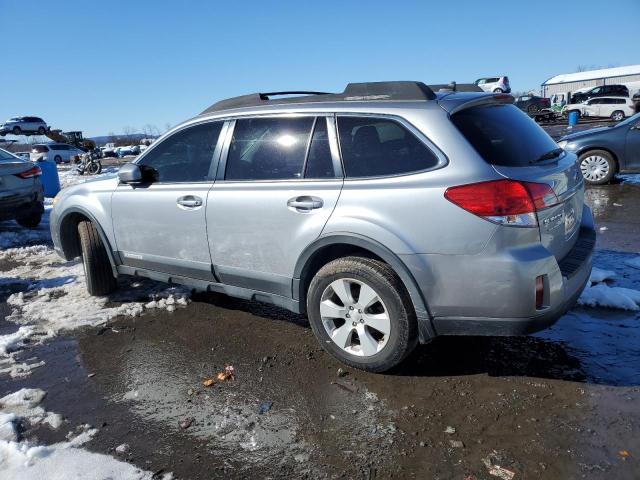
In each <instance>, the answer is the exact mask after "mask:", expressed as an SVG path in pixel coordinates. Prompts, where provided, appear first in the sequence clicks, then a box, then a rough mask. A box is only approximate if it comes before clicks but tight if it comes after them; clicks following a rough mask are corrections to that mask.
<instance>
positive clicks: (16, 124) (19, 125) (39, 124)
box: [0, 117, 49, 135]
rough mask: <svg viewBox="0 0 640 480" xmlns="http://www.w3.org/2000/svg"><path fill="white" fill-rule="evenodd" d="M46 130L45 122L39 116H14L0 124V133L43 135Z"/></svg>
mask: <svg viewBox="0 0 640 480" xmlns="http://www.w3.org/2000/svg"><path fill="white" fill-rule="evenodd" d="M48 130H49V126H48V125H47V122H45V121H44V120H43V119H41V118H40V117H14V118H10V119H9V120H7V121H6V122H4V124H2V125H0V135H6V134H7V133H12V134H14V135H27V134H28V135H31V134H36V133H37V134H38V135H44V134H45V133H47V131H48Z"/></svg>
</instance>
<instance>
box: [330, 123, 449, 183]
mask: <svg viewBox="0 0 640 480" xmlns="http://www.w3.org/2000/svg"><path fill="white" fill-rule="evenodd" d="M338 132H339V137H340V150H341V152H342V161H343V163H344V168H345V174H346V176H347V177H351V178H358V177H378V176H385V175H403V174H407V173H412V172H418V171H421V170H426V169H429V168H433V167H435V166H436V165H437V164H438V158H437V157H436V155H435V154H434V153H433V152H432V151H431V150H430V149H429V148H428V147H427V146H426V145H425V144H424V143H422V142H421V141H420V140H419V139H418V138H417V137H416V136H415V135H414V134H413V133H411V132H410V131H409V130H408V129H407V128H406V127H404V126H403V125H401V124H400V123H399V122H397V121H395V120H392V119H387V118H377V117H351V116H344V117H342V116H339V117H338Z"/></svg>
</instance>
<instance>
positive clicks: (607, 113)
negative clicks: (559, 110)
mask: <svg viewBox="0 0 640 480" xmlns="http://www.w3.org/2000/svg"><path fill="white" fill-rule="evenodd" d="M569 112H578V113H579V114H580V116H581V117H608V118H611V120H615V121H616V122H619V121H621V120H624V119H625V118H626V117H631V116H632V115H634V114H635V113H636V111H635V106H634V104H633V100H631V99H630V98H628V97H596V98H590V99H589V100H587V101H586V102H584V103H572V104H569V105H567V106H566V107H565V109H564V110H563V113H569Z"/></svg>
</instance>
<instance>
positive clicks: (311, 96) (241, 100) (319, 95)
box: [202, 81, 436, 114]
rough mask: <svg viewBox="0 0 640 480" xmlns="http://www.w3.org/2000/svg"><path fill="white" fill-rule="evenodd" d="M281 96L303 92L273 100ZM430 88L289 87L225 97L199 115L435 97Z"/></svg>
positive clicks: (405, 83) (417, 84) (411, 85)
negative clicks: (328, 89) (268, 107)
mask: <svg viewBox="0 0 640 480" xmlns="http://www.w3.org/2000/svg"><path fill="white" fill-rule="evenodd" d="M280 95H304V96H299V97H286V98H280V99H272V98H271V97H274V96H280ZM435 98H436V95H435V93H433V90H432V89H431V88H429V87H428V86H427V85H425V84H424V83H422V82H410V81H395V82H368V83H350V84H348V85H347V88H345V89H344V92H342V93H325V92H313V91H311V92H309V91H303V90H292V91H283V92H267V93H251V94H249V95H242V96H240V97H233V98H228V99H226V100H221V101H219V102H217V103H214V104H213V105H211V106H210V107H209V108H207V109H206V110H205V111H203V112H202V114H205V113H212V112H219V111H222V110H229V109H232V108H241V107H254V106H259V105H281V104H287V103H313V102H336V101H376V100H434V99H435Z"/></svg>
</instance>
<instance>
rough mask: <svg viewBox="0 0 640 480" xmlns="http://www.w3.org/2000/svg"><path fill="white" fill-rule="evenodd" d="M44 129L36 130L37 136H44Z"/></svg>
mask: <svg viewBox="0 0 640 480" xmlns="http://www.w3.org/2000/svg"><path fill="white" fill-rule="evenodd" d="M44 132H45V129H44V127H40V128H38V135H44Z"/></svg>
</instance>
